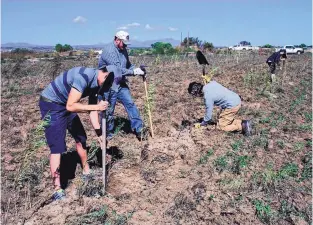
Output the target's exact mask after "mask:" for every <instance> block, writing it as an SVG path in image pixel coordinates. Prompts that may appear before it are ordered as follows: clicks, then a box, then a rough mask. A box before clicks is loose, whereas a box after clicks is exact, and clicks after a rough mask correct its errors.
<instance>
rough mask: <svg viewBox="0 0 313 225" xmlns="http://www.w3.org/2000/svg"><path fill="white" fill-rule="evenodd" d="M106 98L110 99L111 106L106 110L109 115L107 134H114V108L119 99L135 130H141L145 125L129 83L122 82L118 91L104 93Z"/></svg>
mask: <svg viewBox="0 0 313 225" xmlns="http://www.w3.org/2000/svg"><path fill="white" fill-rule="evenodd" d="M104 96H105V99H109V103H110V107H109V108H108V110H107V111H106V116H107V134H108V135H112V134H113V133H114V109H115V105H116V102H117V101H119V102H121V103H122V104H123V106H124V108H125V110H126V112H127V115H128V119H129V120H130V126H131V129H132V131H133V132H136V133H137V132H140V131H141V129H142V127H143V122H142V120H141V118H140V114H139V110H138V109H137V107H136V105H135V103H134V101H133V99H132V97H131V94H130V91H129V88H128V86H127V84H125V83H124V84H121V86H120V87H119V89H118V92H115V91H113V90H110V91H109V92H107V93H104Z"/></svg>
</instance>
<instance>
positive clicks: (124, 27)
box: [116, 26, 128, 30]
mask: <svg viewBox="0 0 313 225" xmlns="http://www.w3.org/2000/svg"><path fill="white" fill-rule="evenodd" d="M116 29H117V30H127V29H128V27H126V26H122V27H118V28H116Z"/></svg>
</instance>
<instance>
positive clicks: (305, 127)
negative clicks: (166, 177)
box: [299, 123, 312, 131]
mask: <svg viewBox="0 0 313 225" xmlns="http://www.w3.org/2000/svg"><path fill="white" fill-rule="evenodd" d="M299 130H301V131H310V130H312V124H311V123H309V124H302V125H300V126H299Z"/></svg>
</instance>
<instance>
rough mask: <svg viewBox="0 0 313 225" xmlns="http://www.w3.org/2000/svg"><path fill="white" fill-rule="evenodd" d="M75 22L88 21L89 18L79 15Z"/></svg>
mask: <svg viewBox="0 0 313 225" xmlns="http://www.w3.org/2000/svg"><path fill="white" fill-rule="evenodd" d="M73 22H74V23H86V22H87V19H86V18H85V17H82V16H77V17H76V18H74V19H73Z"/></svg>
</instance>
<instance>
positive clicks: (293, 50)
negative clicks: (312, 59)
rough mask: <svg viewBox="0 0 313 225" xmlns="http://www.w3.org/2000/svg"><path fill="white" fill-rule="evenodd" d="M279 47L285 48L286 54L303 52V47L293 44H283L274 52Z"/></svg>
mask: <svg viewBox="0 0 313 225" xmlns="http://www.w3.org/2000/svg"><path fill="white" fill-rule="evenodd" d="M280 49H285V50H286V53H287V54H298V55H300V54H302V53H304V50H303V48H296V47H295V46H293V45H285V46H284V47H283V48H276V52H278V51H279V50H280Z"/></svg>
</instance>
